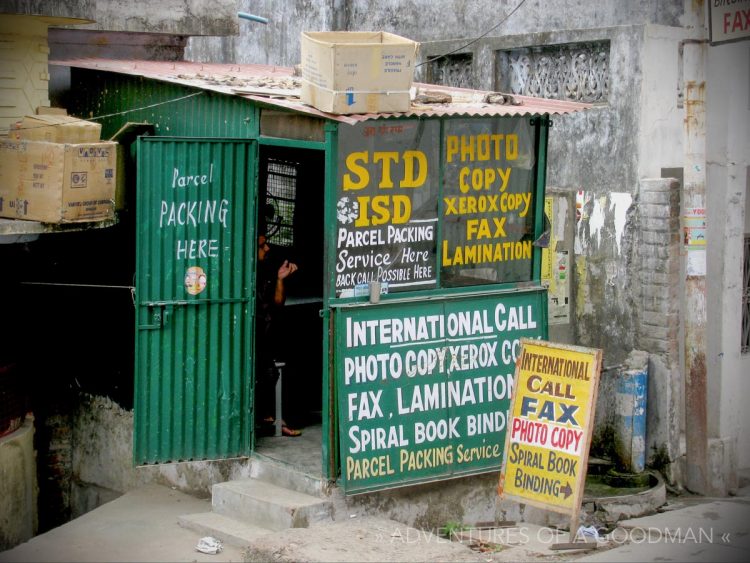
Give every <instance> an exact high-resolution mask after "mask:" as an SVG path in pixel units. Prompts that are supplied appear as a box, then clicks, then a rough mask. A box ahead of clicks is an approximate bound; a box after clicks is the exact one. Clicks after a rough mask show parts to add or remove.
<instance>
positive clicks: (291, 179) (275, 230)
mask: <svg viewBox="0 0 750 563" xmlns="http://www.w3.org/2000/svg"><path fill="white" fill-rule="evenodd" d="M298 172H299V163H297V162H289V161H285V160H278V159H272V158H269V159H268V167H267V180H266V227H267V228H266V232H267V234H268V238H269V240H270V241H271V242H273V243H274V244H277V245H279V246H293V245H294V212H295V202H296V197H297V178H298Z"/></svg>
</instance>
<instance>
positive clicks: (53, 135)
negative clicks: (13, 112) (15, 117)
mask: <svg viewBox="0 0 750 563" xmlns="http://www.w3.org/2000/svg"><path fill="white" fill-rule="evenodd" d="M101 133H102V126H101V124H100V123H94V122H92V121H85V120H83V119H78V118H77V117H71V116H69V115H27V116H25V117H24V118H23V119H22V120H21V121H19V122H18V123H17V124H16V127H15V128H14V129H13V130H12V135H11V138H13V139H18V140H21V141H47V142H48V143H96V142H98V141H99V139H101Z"/></svg>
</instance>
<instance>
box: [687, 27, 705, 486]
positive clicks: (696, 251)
mask: <svg viewBox="0 0 750 563" xmlns="http://www.w3.org/2000/svg"><path fill="white" fill-rule="evenodd" d="M706 48H707V46H706V44H705V43H704V42H703V41H691V40H688V41H685V42H684V44H683V58H682V64H683V76H684V79H685V82H684V83H685V187H684V195H683V199H682V200H683V217H684V218H685V224H684V226H683V228H684V229H685V239H684V243H685V256H686V265H685V268H686V269H685V273H686V278H685V411H686V417H685V441H686V454H687V458H686V468H685V469H686V475H685V486H686V487H687V488H688V489H689V490H690V491H693V492H695V493H700V494H705V493H706V487H707V461H708V429H707V424H708V422H707V414H706V408H707V406H706V250H705V246H704V247H703V248H701V247H700V246H699V245H698V244H697V240H695V239H694V238H693V235H696V236H698V235H697V232H698V231H697V230H689V229H692V228H696V227H694V225H695V224H697V223H699V222H700V217H701V215H702V216H703V217H704V218H705V217H706V215H707V209H706V123H705V115H706V109H705V97H706V80H705V61H706ZM688 221H691V222H692V224H688ZM704 242H705V241H704Z"/></svg>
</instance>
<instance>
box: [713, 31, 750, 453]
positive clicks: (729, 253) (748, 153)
mask: <svg viewBox="0 0 750 563" xmlns="http://www.w3.org/2000/svg"><path fill="white" fill-rule="evenodd" d="M706 83H707V86H706V161H707V185H706V193H707V198H708V217H707V220H708V229H709V230H708V241H709V252H708V263H707V267H708V272H707V275H708V278H707V281H708V283H707V286H708V319H707V336H708V351H707V361H708V386H709V387H708V405H709V416H708V422H709V433H710V435H711V437H712V438H714V439H718V440H728V441H729V442H731V443H734V444H736V446H737V447H736V452H737V457H736V463H737V465H738V466H739V467H740V468H746V467H750V441H749V440H748V438H747V437H748V436H750V409H747V408H746V405H745V404H744V399H745V398H746V397H748V396H750V356H748V355H745V356H743V355H742V354H741V352H740V336H741V330H742V310H741V303H742V264H743V252H744V249H743V240H742V239H743V234H744V231H745V216H744V212H745V208H746V201H745V198H746V194H747V177H748V172H747V170H748V166H750V126H748V123H750V41H741V42H737V43H728V44H724V45H718V46H712V47H708V51H707V63H706ZM729 461H730V462H732V461H735V460H729Z"/></svg>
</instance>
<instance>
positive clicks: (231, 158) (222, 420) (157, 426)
mask: <svg viewBox="0 0 750 563" xmlns="http://www.w3.org/2000/svg"><path fill="white" fill-rule="evenodd" d="M256 162H257V145H256V144H255V142H254V141H238V140H215V139H211V140H207V139H177V138H164V137H152V138H149V137H144V138H141V139H139V141H138V178H137V182H138V185H137V224H138V227H137V271H136V333H137V334H136V383H135V444H134V459H135V463H136V464H146V463H160V462H167V461H179V460H197V459H217V458H227V457H234V456H242V455H247V454H248V453H249V452H250V447H251V440H252V428H253V425H252V420H253V416H252V390H251V388H252V369H251V366H252V358H251V354H252V334H253V315H252V313H253V311H252V301H251V299H250V297H251V295H252V288H253V280H252V272H253V271H254V261H255V252H254V248H255V245H254V244H253V242H254V228H255V199H254V194H255V184H256V175H255V171H256V165H255V163H256Z"/></svg>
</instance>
